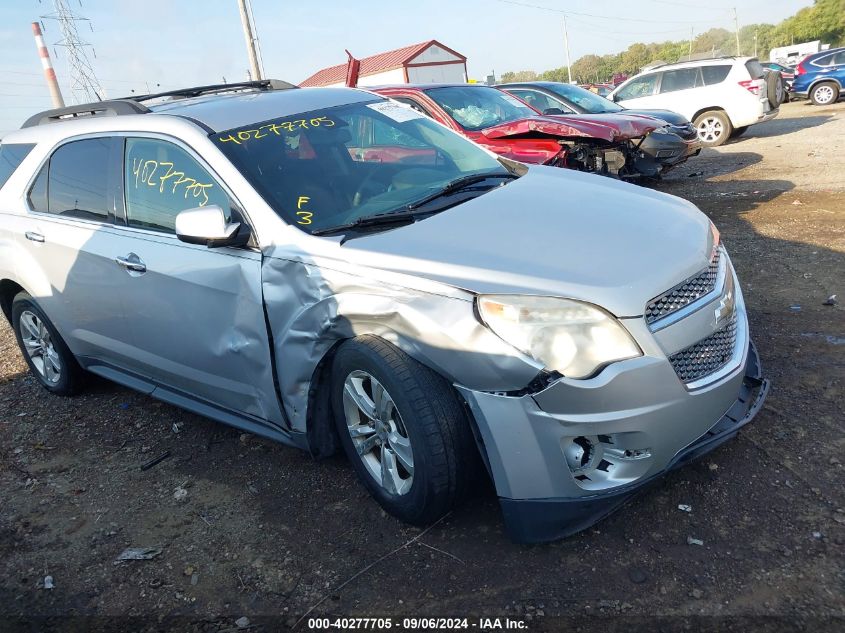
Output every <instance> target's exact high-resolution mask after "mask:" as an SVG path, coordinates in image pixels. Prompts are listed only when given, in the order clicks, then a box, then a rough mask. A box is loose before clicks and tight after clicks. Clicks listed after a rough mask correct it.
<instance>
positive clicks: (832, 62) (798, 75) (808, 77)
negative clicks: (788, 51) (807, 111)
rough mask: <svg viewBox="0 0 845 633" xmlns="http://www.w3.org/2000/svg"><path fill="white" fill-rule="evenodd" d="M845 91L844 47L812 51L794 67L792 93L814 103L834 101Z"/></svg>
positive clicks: (824, 103) (823, 103) (827, 103)
mask: <svg viewBox="0 0 845 633" xmlns="http://www.w3.org/2000/svg"><path fill="white" fill-rule="evenodd" d="M843 91H845V48H834V49H833V50H827V51H822V52H821V53H813V54H812V55H808V56H807V57H805V58H804V59H803V60H802V61H801V63H800V64H798V66H796V67H795V81H794V82H793V84H792V93H793V94H795V95H796V96H798V97H804V98H809V99H810V101H812V102H813V103H814V104H816V105H830V104H831V103H836V100H837V99H839V95H840V94H841V93H842V92H843Z"/></svg>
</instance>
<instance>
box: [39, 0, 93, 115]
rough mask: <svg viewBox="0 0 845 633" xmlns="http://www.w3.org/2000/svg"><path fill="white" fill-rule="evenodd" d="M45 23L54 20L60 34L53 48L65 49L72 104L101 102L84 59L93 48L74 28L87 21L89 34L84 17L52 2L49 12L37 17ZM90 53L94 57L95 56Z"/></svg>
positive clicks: (61, 3) (59, 0)
mask: <svg viewBox="0 0 845 633" xmlns="http://www.w3.org/2000/svg"><path fill="white" fill-rule="evenodd" d="M41 17H42V18H44V19H47V20H56V21H57V22H58V23H59V28H60V29H61V31H62V39H61V40H59V41H58V42H56V45H57V46H64V47H65V48H66V49H67V63H68V67H69V69H70V79H71V92H72V93H73V100H74V101H75V102H76V103H87V102H91V101H101V100H102V98H103V97H104V96H105V91H104V90H103V88H102V86H101V85H100V82H99V81H98V80H97V76H96V75H95V74H94V67H93V66H92V65H91V61H90V60H89V59H88V53H87V52H86V49H87V48H89V47H90V48H91V51H92V53H94V49H93V47H91V45H90V44H89V43H88V42H85V41H84V40H82V38H80V37H79V31H78V30H77V28H76V26H77V23H79V22H88V26H89V28H90V29H91V31H93V30H94V28H93V27H92V26H91V23H90V22H89V21H88V19H87V18H84V17H82V16H81V15H78V14H76V13H74V12H73V11H71V10H70V8H69V7H68V5H67V2H66V0H53V13H50V14H49V15H42V16H41ZM96 56H97V55H96V53H94V57H96Z"/></svg>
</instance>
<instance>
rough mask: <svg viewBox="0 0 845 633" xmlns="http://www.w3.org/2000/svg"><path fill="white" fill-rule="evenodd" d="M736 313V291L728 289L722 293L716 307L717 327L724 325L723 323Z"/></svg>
mask: <svg viewBox="0 0 845 633" xmlns="http://www.w3.org/2000/svg"><path fill="white" fill-rule="evenodd" d="M733 313H734V293H733V290H732V289H731V290H728V291H727V292H726V293H725V294H723V295H722V298H721V299H720V300H719V306H718V307H717V308H716V312H715V317H716V329H719V328H720V327H722V324H723V323H724V322H725V321H727V320H728V319H730V318H731V315H732V314H733Z"/></svg>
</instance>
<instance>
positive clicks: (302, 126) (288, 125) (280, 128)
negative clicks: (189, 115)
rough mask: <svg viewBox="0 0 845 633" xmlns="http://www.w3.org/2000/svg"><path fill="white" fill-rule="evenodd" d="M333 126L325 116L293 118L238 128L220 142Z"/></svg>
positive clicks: (240, 141)
mask: <svg viewBox="0 0 845 633" xmlns="http://www.w3.org/2000/svg"><path fill="white" fill-rule="evenodd" d="M320 126H322V127H334V126H335V122H334V121H333V120H332V119H330V118H329V117H327V116H321V117H316V118H313V119H295V120H292V121H280V122H277V123H266V124H264V125H261V126H259V127H257V128H255V129H252V130H238V131H237V132H232V133H231V134H229V135H228V136H221V137H219V140H220V142H221V143H237V144H238V145H240V144H241V143H243V142H244V141H248V140H250V139H259V138H267V137H268V136H271V134H272V135H275V136H282V134H284V133H291V132H295V131H296V130H307V129H308V128H312V127H320Z"/></svg>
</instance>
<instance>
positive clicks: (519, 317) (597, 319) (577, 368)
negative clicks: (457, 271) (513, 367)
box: [476, 295, 642, 378]
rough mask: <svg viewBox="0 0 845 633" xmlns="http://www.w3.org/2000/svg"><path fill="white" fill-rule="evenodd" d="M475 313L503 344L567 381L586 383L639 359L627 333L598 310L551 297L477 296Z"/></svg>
mask: <svg viewBox="0 0 845 633" xmlns="http://www.w3.org/2000/svg"><path fill="white" fill-rule="evenodd" d="M476 304H477V306H478V314H479V316H480V317H481V320H482V322H483V323H484V325H486V326H487V327H489V328H490V329H491V330H493V332H495V333H496V334H497V335H498V336H499V337H500V338H501V339H503V340H504V341H505V342H506V343H509V344H510V345H513V346H514V347H515V348H517V349H518V350H519V351H521V352H523V353H525V354H528V355H529V356H531V357H532V358H534V359H535V360H537V361H539V362H541V363H543V364H544V365H545V366H546V368H547V369H550V370H554V371H558V372H560V373H561V374H563V375H564V376H567V377H569V378H588V377H590V376H592V375H593V374H595V373H596V372H597V371H598V370H599V369H601V368H602V367H604V366H605V365H607V364H608V363H612V362H614V361H618V360H624V359H626V358H634V357H637V356H641V355H642V352H641V351H640V348H639V346H638V345H637V344H636V343H635V342H634V340H633V339H632V338H631V336H630V335H629V334H628V332H627V330H625V328H623V327H622V325H621V324H620V323H619V322H618V321H617V320H616V319H615V318H613V317H612V316H611V315H610V314H608V313H607V312H605V311H604V310H602V309H600V308H597V307H596V306H592V305H590V304H588V303H581V302H580V301H573V300H571V299H559V298H556V297H533V296H519V295H482V296H480V297H478V298H477V299H476Z"/></svg>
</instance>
